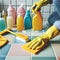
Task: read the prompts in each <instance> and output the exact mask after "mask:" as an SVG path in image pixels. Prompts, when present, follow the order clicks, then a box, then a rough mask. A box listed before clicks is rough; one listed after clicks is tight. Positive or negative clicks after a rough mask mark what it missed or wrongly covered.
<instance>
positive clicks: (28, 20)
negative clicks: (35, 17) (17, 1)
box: [24, 7, 32, 29]
mask: <svg viewBox="0 0 60 60" xmlns="http://www.w3.org/2000/svg"><path fill="white" fill-rule="evenodd" d="M24 28H25V29H31V28H32V18H31V16H30V8H29V7H27V10H26V14H25V17H24Z"/></svg>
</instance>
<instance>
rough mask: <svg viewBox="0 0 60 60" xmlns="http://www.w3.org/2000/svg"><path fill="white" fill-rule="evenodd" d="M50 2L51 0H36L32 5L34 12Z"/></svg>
mask: <svg viewBox="0 0 60 60" xmlns="http://www.w3.org/2000/svg"><path fill="white" fill-rule="evenodd" d="M49 2H50V0H40V1H38V2H35V3H34V4H33V5H32V12H33V13H35V12H36V11H38V10H39V9H41V7H42V6H45V5H47V4H48V3H49Z"/></svg>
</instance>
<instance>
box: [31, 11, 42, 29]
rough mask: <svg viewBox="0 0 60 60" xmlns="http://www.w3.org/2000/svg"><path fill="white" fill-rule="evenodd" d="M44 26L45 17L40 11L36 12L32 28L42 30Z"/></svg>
mask: <svg viewBox="0 0 60 60" xmlns="http://www.w3.org/2000/svg"><path fill="white" fill-rule="evenodd" d="M42 28H43V19H42V15H41V12H40V11H37V12H36V13H35V16H34V17H33V19H32V29H33V30H42Z"/></svg>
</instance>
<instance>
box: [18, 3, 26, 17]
mask: <svg viewBox="0 0 60 60" xmlns="http://www.w3.org/2000/svg"><path fill="white" fill-rule="evenodd" d="M20 13H21V15H22V16H23V17H24V16H25V13H26V12H25V9H24V4H21V6H19V7H18V9H17V15H19V14H20Z"/></svg>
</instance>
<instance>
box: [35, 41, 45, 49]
mask: <svg viewBox="0 0 60 60" xmlns="http://www.w3.org/2000/svg"><path fill="white" fill-rule="evenodd" d="M43 46H44V42H43V41H42V43H41V44H40V45H39V46H38V47H37V48H36V50H39V49H41V48H42V47H43Z"/></svg>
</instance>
